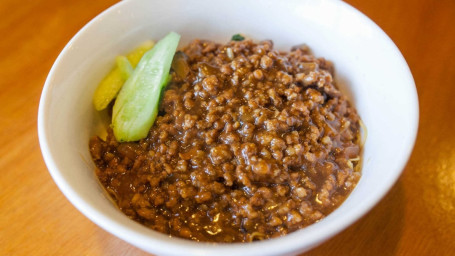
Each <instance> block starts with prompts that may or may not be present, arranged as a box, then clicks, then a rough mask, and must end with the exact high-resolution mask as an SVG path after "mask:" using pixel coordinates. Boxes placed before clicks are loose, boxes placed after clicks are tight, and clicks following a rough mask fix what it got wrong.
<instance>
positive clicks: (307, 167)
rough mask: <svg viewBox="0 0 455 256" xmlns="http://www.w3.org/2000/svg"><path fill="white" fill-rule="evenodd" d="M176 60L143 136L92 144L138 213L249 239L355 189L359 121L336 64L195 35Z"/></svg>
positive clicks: (118, 195) (124, 202)
mask: <svg viewBox="0 0 455 256" xmlns="http://www.w3.org/2000/svg"><path fill="white" fill-rule="evenodd" d="M177 56H178V57H177ZM177 58H178V59H177ZM176 63H178V64H176ZM174 64H175V65H174V68H175V70H172V71H171V72H172V75H173V79H172V82H171V83H170V84H169V85H168V87H167V90H166V91H165V93H164V96H163V100H162V102H161V105H160V114H159V117H158V118H157V120H156V122H155V124H154V126H153V127H152V129H151V130H150V133H149V135H148V137H147V138H145V139H143V140H141V141H139V142H136V143H118V142H117V141H116V140H115V138H114V136H113V134H112V131H111V130H109V131H108V137H107V139H106V141H103V140H101V139H100V138H98V137H94V138H92V139H91V140H90V151H91V154H92V157H93V160H94V161H95V163H96V165H97V170H96V173H97V175H98V177H99V179H100V181H101V183H102V184H103V185H104V187H105V188H106V190H107V191H108V192H109V193H110V194H111V196H112V197H113V198H114V200H115V201H116V202H117V204H118V206H119V208H120V209H121V210H122V211H123V212H124V213H125V214H127V215H128V216H129V217H130V218H132V219H134V220H136V221H138V222H140V223H142V224H144V225H146V226H148V227H150V228H152V229H154V230H157V231H159V232H162V233H165V234H169V235H171V236H178V237H183V238H188V239H192V240H196V241H214V242H248V241H254V240H260V239H267V238H272V237H277V236H281V235H285V234H287V233H289V232H292V231H295V230H297V229H299V228H303V227H305V226H308V225H310V224H312V223H314V222H317V221H318V220H320V219H321V218H323V217H324V216H326V215H327V214H329V213H330V212H332V211H333V210H334V209H335V208H336V207H338V206H339V205H340V204H341V203H342V202H343V201H344V199H345V198H346V197H347V196H348V195H349V193H350V192H351V191H352V189H353V188H354V187H355V185H356V184H357V182H358V179H359V178H360V170H358V169H359V168H358V163H359V161H360V133H359V130H360V119H359V116H358V115H357V113H356V111H355V109H354V108H353V107H352V106H351V105H350V104H349V102H348V101H347V99H346V97H345V96H343V95H342V94H341V93H340V91H339V90H338V89H337V87H336V86H335V84H334V82H333V67H332V65H331V63H330V62H328V61H326V60H324V59H322V58H316V57H314V56H312V55H311V54H310V52H309V50H308V48H307V47H306V46H301V47H295V48H293V49H292V51H290V52H278V51H275V50H273V43H272V42H271V41H263V42H260V43H257V44H256V43H254V42H252V41H250V40H245V41H241V42H236V41H230V42H228V43H227V44H226V45H220V44H216V43H213V42H210V41H200V40H195V41H193V42H192V43H191V44H189V45H188V46H186V47H185V48H184V49H183V53H178V54H177V55H176V60H175V63H174Z"/></svg>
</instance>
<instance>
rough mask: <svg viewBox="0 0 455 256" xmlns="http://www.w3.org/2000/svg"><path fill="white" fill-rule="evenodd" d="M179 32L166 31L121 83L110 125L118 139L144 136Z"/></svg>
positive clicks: (154, 111) (157, 103)
mask: <svg viewBox="0 0 455 256" xmlns="http://www.w3.org/2000/svg"><path fill="white" fill-rule="evenodd" d="M179 40H180V35H179V34H177V33H174V32H171V33H169V34H168V35H167V36H166V37H164V38H163V39H161V40H160V41H159V42H158V43H157V44H156V45H155V46H154V47H153V48H152V49H151V50H149V51H148V52H146V53H145V54H144V56H143V57H142V58H141V60H140V61H139V63H138V65H137V67H136V69H135V70H134V72H133V74H132V75H131V76H130V78H128V80H127V81H126V82H125V84H124V85H123V87H122V89H121V90H120V93H119V94H118V97H117V99H116V100H115V104H114V108H113V113H112V126H113V130H114V135H115V138H116V139H117V141H120V142H123V141H137V140H140V139H143V138H145V137H147V134H148V132H149V130H150V128H151V127H152V125H153V122H154V121H155V119H156V116H157V114H158V105H159V99H160V93H161V90H162V89H164V87H165V85H166V84H165V83H166V82H167V81H166V80H168V78H167V77H168V76H169V70H170V68H171V63H172V59H173V57H174V54H175V51H176V49H177V45H178V43H179Z"/></svg>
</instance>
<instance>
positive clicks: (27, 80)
mask: <svg viewBox="0 0 455 256" xmlns="http://www.w3.org/2000/svg"><path fill="white" fill-rule="evenodd" d="M114 2H115V0H104V1H89V0H73V1H59V0H36V1H16V0H2V1H1V3H0V17H1V18H0V38H1V39H0V104H1V107H0V117H1V118H0V141H1V146H0V172H1V174H0V213H1V215H0V255H147V254H146V253H144V252H142V251H141V250H139V249H137V248H135V247H133V246H131V245H129V244H127V243H126V242H123V241H122V240H120V239H118V238H116V237H114V236H112V235H110V234H108V233H107V232H105V231H103V230H102V229H101V228H99V227H97V226H96V225H95V224H93V223H92V222H91V221H89V220H88V219H87V218H86V217H84V216H83V215H82V214H81V213H79V212H78V211H77V210H76V209H75V208H74V207H73V206H72V205H71V204H70V203H69V202H68V200H66V198H65V197H64V196H63V194H62V193H61V192H60V191H59V190H58V188H57V186H56V185H55V183H54V182H53V180H52V179H51V177H50V175H49V173H48V171H47V169H46V166H45V165H44V162H43V159H42V157H41V152H40V148H39V145H38V136H37V130H36V126H37V125H36V123H37V120H36V119H37V111H38V102H39V98H40V93H41V90H42V86H43V84H44V81H45V78H46V76H47V73H48V71H49V69H50V68H51V65H52V63H53V62H54V60H55V58H56V57H57V55H58V53H59V52H60V51H61V50H62V48H63V47H64V46H65V44H66V43H67V42H68V40H69V39H70V38H71V37H72V36H73V35H74V34H75V33H76V32H77V31H78V30H79V29H80V28H81V27H82V26H83V25H84V24H85V23H87V22H88V21H89V20H90V19H92V18H93V17H94V16H95V15H97V14H98V13H100V12H101V11H102V10H104V9H106V8H107V7H109V6H110V5H112V4H114ZM347 2H349V3H350V4H352V5H353V6H355V7H357V8H358V9H359V10H361V11H362V12H364V13H365V14H366V15H368V16H369V17H370V18H372V19H373V20H374V21H375V22H376V23H377V24H378V25H379V26H381V27H382V28H383V29H384V30H385V32H386V33H387V34H388V35H389V36H390V37H391V38H392V40H394V42H395V43H396V44H397V45H398V47H399V48H400V50H401V52H402V53H403V55H404V57H405V58H406V60H407V62H408V64H409V66H410V68H411V70H412V73H413V75H414V78H415V81H416V85H417V90H418V93H419V101H420V128H419V133H418V137H417V143H416V146H415V149H414V151H413V154H412V156H411V159H410V161H409V163H408V165H407V166H406V169H405V170H404V173H403V175H402V176H401V178H400V180H399V181H398V182H397V184H395V186H394V187H393V188H392V190H391V191H390V192H389V193H388V194H387V196H386V197H385V198H384V199H383V200H382V201H381V202H380V203H379V204H378V205H377V206H376V207H375V208H374V209H373V210H372V211H371V212H369V213H368V214H367V215H366V216H365V217H364V218H362V219H360V220H359V221H358V222H357V223H355V224H354V225H352V226H351V227H349V228H348V229H346V230H345V231H344V232H342V233H341V234H339V235H337V236H336V237H334V238H333V239H331V240H329V241H328V242H326V243H324V244H323V245H321V246H319V247H318V248H316V249H314V250H312V251H311V252H309V253H307V254H305V255H430V254H431V255H455V121H454V111H455V98H454V97H455V22H454V19H455V1H453V0H438V1H432V0H401V1H396V0H368V1H365V0H349V1H347Z"/></svg>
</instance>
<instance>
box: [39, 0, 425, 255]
mask: <svg viewBox="0 0 455 256" xmlns="http://www.w3.org/2000/svg"><path fill="white" fill-rule="evenodd" d="M169 31H176V32H178V33H180V34H181V35H182V41H181V45H184V44H186V43H187V42H189V41H191V40H192V39H195V38H202V39H210V40H214V41H218V42H226V41H228V40H229V39H230V37H231V36H232V35H233V34H236V33H243V34H245V35H247V36H249V37H251V38H253V39H254V40H264V39H272V40H273V41H274V43H275V48H277V49H281V50H289V49H290V47H291V46H293V45H297V44H301V43H306V44H308V45H309V46H310V48H311V49H312V50H313V52H314V54H315V55H316V56H321V57H325V58H326V59H328V60H331V61H332V62H333V63H334V64H335V70H336V80H337V82H338V84H339V86H340V87H341V88H342V89H343V90H344V91H345V92H346V93H348V95H349V96H350V98H351V101H352V103H353V104H354V105H355V106H356V107H357V110H358V112H359V114H360V116H361V118H362V120H363V122H364V124H365V125H366V127H367V133H368V137H367V140H366V143H365V146H364V155H363V157H364V160H363V174H362V175H363V176H362V178H361V180H360V182H359V184H358V185H357V187H356V188H355V190H354V191H353V192H352V194H351V195H350V196H349V198H348V199H347V200H346V201H345V203H343V204H342V205H341V207H340V208H338V209H337V210H336V211H335V212H333V213H332V214H331V215H329V216H328V217H327V218H325V219H323V220H322V221H320V222H319V223H316V224H313V225H311V226H310V227H308V228H305V229H303V230H300V231H298V232H294V233H292V234H290V235H288V236H285V237H282V238H278V239H272V240H269V241H265V242H257V243H253V244H235V245H217V246H215V245H213V244H203V243H194V242H190V241H186V240H181V239H176V238H172V239H171V238H168V237H167V236H165V235H162V234H159V233H157V232H154V231H152V230H149V229H147V228H145V227H143V226H141V225H140V224H137V223H135V222H134V221H131V220H130V219H128V218H127V217H126V216H124V215H123V213H121V212H120V211H119V210H118V209H117V208H116V207H115V206H114V205H113V204H112V203H111V201H110V200H106V195H105V193H104V191H103V190H102V188H101V186H100V185H99V184H98V182H97V179H96V176H95V174H94V168H95V166H94V164H93V163H92V161H91V157H90V154H89V151H88V140H89V138H90V137H91V136H93V135H95V134H99V133H100V131H102V130H103V129H104V126H103V125H104V124H103V121H102V120H103V118H102V113H101V114H100V113H97V112H96V111H95V110H94V108H93V107H92V96H93V92H94V90H95V88H96V86H97V84H98V83H99V82H100V81H101V79H102V78H103V76H104V75H105V74H106V73H107V72H108V71H109V70H110V69H111V68H112V67H113V63H114V58H115V56H117V55H119V54H123V53H125V52H127V51H128V50H130V49H132V48H134V47H135V46H136V45H138V44H139V43H141V42H142V41H145V40H147V39H159V38H162V37H163V36H164V35H165V34H167V33H168V32H169ZM38 119H39V127H38V128H39V138H40V144H41V147H42V152H43V156H44V159H45V161H46V164H47V166H48V168H49V171H50V173H51V175H52V177H53V178H54V180H55V181H56V183H57V185H58V186H59V188H60V189H61V190H62V192H63V193H64V194H65V195H66V196H67V197H68V199H69V200H70V201H71V202H72V203H73V204H74V205H75V206H76V207H77V208H78V209H79V210H80V211H81V212H82V213H84V214H85V215H86V216H87V217H88V218H90V219H91V220H92V221H94V222H95V223H97V224H98V225H100V226H101V227H102V228H104V229H106V230H108V231H109V232H111V233H113V234H115V235H117V236H118V237H120V238H122V239H124V240H126V241H128V242H130V243H132V244H134V245H136V246H138V247H140V248H142V249H144V250H146V251H149V252H153V253H159V254H163V255H174V254H185V255H200V254H206V255H213V254H215V253H216V254H218V255H232V254H233V253H237V254H240V255H278V254H282V255H286V254H293V253H297V252H301V251H303V250H307V249H309V248H312V247H313V246H315V245H317V244H319V243H321V242H322V241H324V240H325V239H328V238H329V237H330V236H333V235H334V234H336V233H337V232H339V231H341V230H342V229H343V228H345V227H346V226H348V225H349V224H351V223H352V222H353V221H355V220H356V219H358V218H359V217H360V216H362V215H363V214H365V213H366V212H367V211H368V210H369V209H371V207H372V206H373V205H374V204H375V203H377V202H378V200H379V199H380V198H381V197H382V196H383V195H384V194H385V193H386V192H387V191H388V189H389V188H390V187H391V186H392V185H393V183H394V182H395V181H396V179H397V178H398V176H399V174H400V173H401V170H402V169H403V167H404V165H405V163H406V161H407V159H408V157H409V154H410V152H411V150H412V147H413V144H414V140H415V136H416V131H417V123H418V102H417V95H416V91H415V86H414V81H413V79H412V75H411V73H410V71H409V69H408V67H407V65H406V62H405V61H404V59H403V57H402V56H401V54H400V52H399V51H398V49H397V48H396V47H395V45H394V44H393V42H392V41H391V40H390V39H389V38H388V37H387V36H386V35H385V33H383V32H382V30H380V29H379V28H378V27H377V26H376V25H375V24H374V23H373V22H372V21H370V20H369V19H368V18H366V17H365V16H364V15H362V14H361V13H359V12H358V11H356V10H355V9H353V8H352V7H350V6H348V5H347V4H345V3H343V2H341V1H336V0H334V1H329V0H324V1H312V0H306V1H297V0H290V1H278V0H276V1H274V0H267V1H261V4H259V3H258V1H254V0H247V1H245V0H235V1H216V3H215V1H209V0H201V1H193V2H192V3H191V4H188V3H187V2H186V1H184V0H172V1H145V0H144V1H126V2H121V3H119V4H117V5H116V6H114V7H112V8H110V9H108V10H107V11H105V12H104V13H102V14H101V15H100V16H98V17H97V18H95V19H94V20H93V21H91V22H90V23H89V24H88V25H87V26H85V27H84V28H83V29H82V30H81V31H80V32H79V33H78V34H77V35H76V36H75V37H74V38H73V39H72V40H71V41H70V43H68V45H67V46H66V47H65V49H64V50H63V51H62V53H61V55H60V56H59V57H58V59H57V61H56V62H55V64H54V66H53V68H52V70H51V72H50V74H49V76H48V79H47V81H46V84H45V88H44V90H43V95H42V99H41V102H40V110H39V118H38Z"/></svg>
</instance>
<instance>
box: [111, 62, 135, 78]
mask: <svg viewBox="0 0 455 256" xmlns="http://www.w3.org/2000/svg"><path fill="white" fill-rule="evenodd" d="M115 61H116V62H117V67H118V69H119V70H120V74H121V75H122V78H123V79H124V80H125V81H126V80H127V79H128V78H129V77H130V76H131V74H132V73H133V70H134V69H133V66H131V63H130V61H129V60H128V59H127V58H126V57H125V56H117V58H115Z"/></svg>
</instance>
